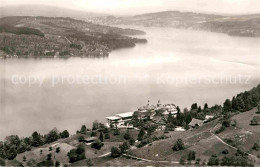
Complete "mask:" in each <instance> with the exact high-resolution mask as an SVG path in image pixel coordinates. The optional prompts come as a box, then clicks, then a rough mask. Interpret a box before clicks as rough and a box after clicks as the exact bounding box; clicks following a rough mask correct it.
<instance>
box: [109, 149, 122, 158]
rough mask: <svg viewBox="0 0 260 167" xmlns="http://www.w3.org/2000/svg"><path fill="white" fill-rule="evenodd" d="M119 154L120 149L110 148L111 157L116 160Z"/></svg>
mask: <svg viewBox="0 0 260 167" xmlns="http://www.w3.org/2000/svg"><path fill="white" fill-rule="evenodd" d="M120 155H121V152H120V149H119V148H117V147H112V148H111V157H113V158H116V157H120Z"/></svg>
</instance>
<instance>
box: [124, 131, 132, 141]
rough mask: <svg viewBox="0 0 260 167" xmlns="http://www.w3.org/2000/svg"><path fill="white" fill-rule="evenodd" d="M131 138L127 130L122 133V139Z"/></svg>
mask: <svg viewBox="0 0 260 167" xmlns="http://www.w3.org/2000/svg"><path fill="white" fill-rule="evenodd" d="M130 138H131V135H130V133H129V130H127V131H126V133H125V134H124V139H126V140H129V139H130Z"/></svg>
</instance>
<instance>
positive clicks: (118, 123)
mask: <svg viewBox="0 0 260 167" xmlns="http://www.w3.org/2000/svg"><path fill="white" fill-rule="evenodd" d="M177 112H178V111H177V107H176V106H175V105H174V104H164V105H162V104H161V103H160V100H159V101H158V103H157V105H156V106H155V105H150V104H149V100H148V104H147V105H145V106H142V107H139V108H137V110H136V111H133V112H126V113H121V114H115V115H114V116H110V117H106V120H107V127H117V128H133V125H132V123H131V120H132V118H133V115H134V113H137V115H138V119H143V120H144V119H147V117H149V118H150V119H151V120H152V121H153V122H154V123H155V124H157V125H158V128H159V129H164V128H165V125H166V118H167V116H168V115H169V114H170V113H171V114H172V116H173V117H176V115H177ZM213 118H214V116H212V115H206V117H205V120H199V119H196V118H193V119H192V121H191V122H190V123H189V127H191V128H196V127H199V126H202V125H203V124H204V123H205V122H206V121H208V120H210V119H213ZM179 128H180V127H179ZM181 130H184V129H183V128H182V129H181Z"/></svg>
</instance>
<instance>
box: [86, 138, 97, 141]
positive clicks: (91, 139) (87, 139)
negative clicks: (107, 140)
mask: <svg viewBox="0 0 260 167" xmlns="http://www.w3.org/2000/svg"><path fill="white" fill-rule="evenodd" d="M97 139H98V138H97V137H88V138H86V139H85V140H86V141H87V142H88V141H93V140H97Z"/></svg>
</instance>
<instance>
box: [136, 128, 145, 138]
mask: <svg viewBox="0 0 260 167" xmlns="http://www.w3.org/2000/svg"><path fill="white" fill-rule="evenodd" d="M144 135H145V131H144V129H141V130H140V132H139V134H138V138H137V140H139V141H141V140H143V138H144Z"/></svg>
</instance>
